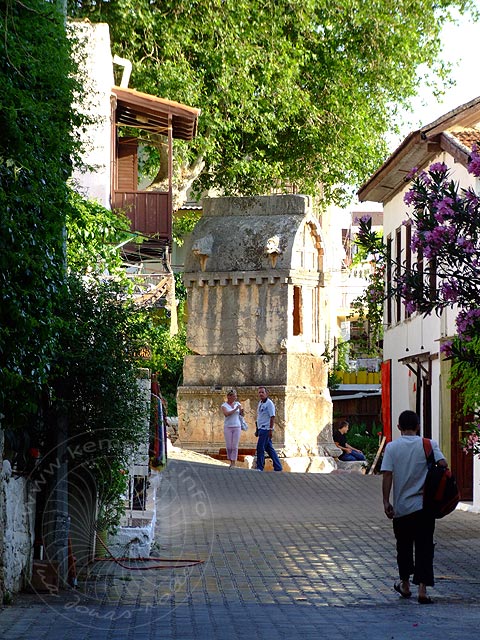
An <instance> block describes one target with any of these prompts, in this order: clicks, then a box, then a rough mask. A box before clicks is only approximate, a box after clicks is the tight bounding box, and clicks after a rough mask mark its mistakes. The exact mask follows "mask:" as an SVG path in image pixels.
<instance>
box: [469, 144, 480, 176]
mask: <svg viewBox="0 0 480 640" xmlns="http://www.w3.org/2000/svg"><path fill="white" fill-rule="evenodd" d="M470 158H471V160H470V162H469V164H468V170H469V172H470V173H473V175H474V176H476V177H477V178H478V177H480V155H479V153H478V147H477V145H476V144H474V145H473V146H472V154H471V156H470Z"/></svg>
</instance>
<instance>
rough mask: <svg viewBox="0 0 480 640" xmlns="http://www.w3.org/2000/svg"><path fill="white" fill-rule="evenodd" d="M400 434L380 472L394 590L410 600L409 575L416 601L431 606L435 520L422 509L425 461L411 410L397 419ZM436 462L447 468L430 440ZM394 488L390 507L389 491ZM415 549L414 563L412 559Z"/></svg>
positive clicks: (385, 454)
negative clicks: (392, 544) (392, 542)
mask: <svg viewBox="0 0 480 640" xmlns="http://www.w3.org/2000/svg"><path fill="white" fill-rule="evenodd" d="M398 428H399V429H400V431H401V433H402V435H401V436H400V438H398V439H397V440H394V441H393V442H389V443H388V444H387V446H386V448H385V453H384V455H383V462H382V467H381V471H382V473H383V482H382V494H383V508H384V510H385V514H386V516H387V518H390V519H392V520H393V532H394V534H395V538H396V541H397V564H398V572H399V576H400V582H398V583H395V585H394V589H395V591H397V593H399V594H400V596H401V597H402V598H410V596H411V595H412V593H411V591H410V576H411V575H412V574H413V579H412V582H413V584H416V585H418V602H419V603H420V604H432V602H433V600H432V599H431V598H430V597H429V596H428V595H427V587H433V585H434V576H433V551H434V543H433V534H434V531H435V518H434V517H433V516H432V515H430V514H428V513H426V512H425V511H424V510H423V485H424V484H425V478H426V476H427V470H428V469H427V459H426V456H425V451H424V449H423V440H422V438H420V437H419V429H420V423H419V419H418V416H417V414H416V413H415V412H414V411H403V412H402V413H401V414H400V416H399V418H398ZM431 442H432V449H433V454H434V456H435V461H436V462H438V463H439V464H440V465H441V466H447V462H446V460H445V457H444V455H443V453H442V452H441V451H440V449H439V447H438V444H437V443H436V442H435V441H434V440H432V441H431ZM392 485H393V504H392V503H391V502H390V492H391V490H392ZM414 549H415V560H414Z"/></svg>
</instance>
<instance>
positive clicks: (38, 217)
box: [0, 0, 80, 427]
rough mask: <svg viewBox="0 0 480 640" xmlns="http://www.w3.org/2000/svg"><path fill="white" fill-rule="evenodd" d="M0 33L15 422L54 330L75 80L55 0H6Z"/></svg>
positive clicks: (1, 171)
mask: <svg viewBox="0 0 480 640" xmlns="http://www.w3.org/2000/svg"><path fill="white" fill-rule="evenodd" d="M0 31H1V33H2V37H1V38H0V86H1V87H2V94H1V106H2V108H1V109H0V130H1V132H2V135H1V136H0V414H3V416H4V419H5V423H6V424H8V425H9V426H16V427H24V426H25V424H26V423H28V421H29V420H30V418H31V416H32V415H33V414H35V412H36V410H37V405H38V399H39V394H40V389H41V387H42V385H43V384H44V383H45V380H46V378H47V376H48V372H49V367H50V360H51V353H52V350H53V349H54V346H55V339H56V334H57V329H58V327H57V321H56V316H55V310H54V304H55V300H56V299H57V297H58V296H59V292H60V287H61V283H62V280H63V277H64V272H65V255H64V254H65V249H64V226H65V216H66V214H67V212H68V210H69V209H70V206H71V205H70V202H69V193H68V189H67V186H66V181H67V178H68V176H69V173H70V169H71V161H72V160H71V159H72V157H74V156H75V154H76V146H77V142H76V140H75V139H74V137H73V136H72V132H73V131H74V130H75V127H78V126H80V120H79V116H77V114H76V112H75V111H74V110H73V109H72V107H71V105H72V95H73V94H74V92H76V93H77V95H78V84H77V80H76V79H75V74H74V63H73V59H72V56H71V55H70V47H71V44H70V42H69V40H68V37H67V33H66V27H65V16H64V14H63V13H62V10H61V8H60V3H51V2H44V1H43V0H27V1H25V2H19V1H17V0H8V1H7V2H4V3H2V5H1V7H0Z"/></svg>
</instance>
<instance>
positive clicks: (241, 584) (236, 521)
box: [0, 460, 480, 640]
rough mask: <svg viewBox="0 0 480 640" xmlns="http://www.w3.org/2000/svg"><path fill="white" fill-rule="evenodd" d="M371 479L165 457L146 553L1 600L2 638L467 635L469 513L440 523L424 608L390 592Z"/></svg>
mask: <svg viewBox="0 0 480 640" xmlns="http://www.w3.org/2000/svg"><path fill="white" fill-rule="evenodd" d="M380 486H381V478H380V476H363V475H360V474H356V473H355V474H349V473H343V474H340V473H338V474H337V473H335V474H330V475H323V474H293V473H291V474H287V473H282V474H273V473H258V472H256V471H250V470H244V469H233V470H229V469H228V468H226V467H224V466H219V465H213V464H212V465H210V464H199V463H195V462H181V461H176V460H170V462H169V464H168V469H167V471H166V472H165V473H164V477H163V480H162V482H161V485H160V490H159V493H158V497H157V531H156V546H155V549H154V550H153V555H154V556H155V558H157V559H156V560H153V561H152V562H151V563H145V562H144V563H138V562H137V563H135V564H132V563H121V564H116V563H113V562H97V563H95V565H94V566H93V567H92V568H91V570H90V572H89V574H88V576H87V575H83V576H80V582H79V589H78V590H77V591H75V592H63V593H61V594H60V595H59V596H53V595H50V596H45V595H42V596H35V595H21V596H19V597H18V598H16V600H15V603H14V605H13V606H11V607H7V608H4V609H1V610H0V631H1V637H2V638H3V637H5V638H9V640H23V639H24V638H25V639H26V638H34V639H35V640H44V639H47V638H48V639H49V640H70V639H72V640H73V639H75V640H77V639H78V640H97V639H98V640H100V638H102V639H110V638H111V639H112V640H113V639H114V638H115V640H124V639H125V640H127V639H129V638H137V637H143V638H152V639H153V638H162V639H168V640H170V639H172V640H178V639H188V638H215V639H217V638H218V639H222V640H223V639H226V640H229V639H237V638H238V639H240V638H261V639H263V638H265V639H267V638H272V637H277V638H288V639H289V640H295V639H297V638H299V639H300V638H301V639H302V640H308V639H310V638H326V639H328V640H337V639H340V638H341V639H345V638H357V637H359V636H361V635H365V636H366V637H368V638H369V639H371V638H378V639H379V640H380V639H381V640H391V639H395V640H404V639H409V638H416V639H422V640H423V639H425V640H427V639H428V640H430V639H432V638H434V637H436V636H437V635H439V634H441V637H442V640H449V639H454V638H455V640H456V639H458V637H462V640H470V639H472V640H473V638H474V637H475V639H476V638H477V637H478V627H479V624H480V608H479V606H478V592H479V589H480V568H479V563H478V554H477V553H476V544H477V543H478V524H479V522H480V520H479V516H478V515H477V514H473V513H469V512H466V511H462V510H457V511H456V512H455V513H454V514H452V515H450V516H448V517H447V518H445V519H444V520H441V521H439V522H438V523H437V531H436V541H437V547H436V558H435V569H436V586H435V588H434V589H431V595H432V597H433V598H434V600H435V604H434V605H433V606H429V607H422V606H420V605H418V604H417V602H416V599H415V598H412V599H411V600H402V599H400V598H399V597H398V595H397V594H395V593H394V591H393V582H394V580H395V579H396V577H397V576H396V563H395V550H394V539H393V533H392V529H391V522H390V521H388V520H387V519H386V518H385V516H384V514H383V510H382V504H381V491H380ZM180 559H183V560H184V562H182V563H178V562H176V561H178V560H180ZM197 560H200V561H202V562H201V563H200V564H196V563H194V562H195V561H197ZM175 564H177V567H176V568H172V567H173V566H174V565H175ZM189 564H190V565H192V566H184V565H189ZM180 565H182V566H180ZM148 566H150V567H151V568H147V567H148Z"/></svg>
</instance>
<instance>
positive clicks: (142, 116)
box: [112, 87, 200, 140]
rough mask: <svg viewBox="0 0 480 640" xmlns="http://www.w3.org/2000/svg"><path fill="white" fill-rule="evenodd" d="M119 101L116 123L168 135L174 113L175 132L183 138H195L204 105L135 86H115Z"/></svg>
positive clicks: (173, 127)
mask: <svg viewBox="0 0 480 640" xmlns="http://www.w3.org/2000/svg"><path fill="white" fill-rule="evenodd" d="M112 93H113V95H114V96H115V98H116V101H117V108H116V116H115V124H117V125H123V126H127V127H135V128H137V129H144V130H147V131H151V132H153V133H160V134H163V135H167V132H168V117H169V115H171V116H172V135H173V137H174V138H178V139H180V140H192V138H194V137H195V136H196V134H197V123H198V117H199V115H200V109H195V108H194V107H187V105H184V104H180V103H179V102H173V101H172V100H166V99H165V98H157V97H156V96H152V95H150V94H148V93H141V92H140V91H136V90H135V89H124V88H122V87H113V88H112Z"/></svg>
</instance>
